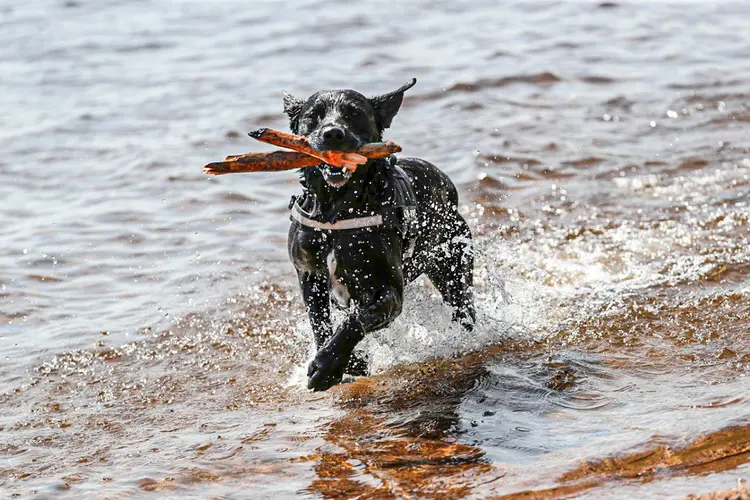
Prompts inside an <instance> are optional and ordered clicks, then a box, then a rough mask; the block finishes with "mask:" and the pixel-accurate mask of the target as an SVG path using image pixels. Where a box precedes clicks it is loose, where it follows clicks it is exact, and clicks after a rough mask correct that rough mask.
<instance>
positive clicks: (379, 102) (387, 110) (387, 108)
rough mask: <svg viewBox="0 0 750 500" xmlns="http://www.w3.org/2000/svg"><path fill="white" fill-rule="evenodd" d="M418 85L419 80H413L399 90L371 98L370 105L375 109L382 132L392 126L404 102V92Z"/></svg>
mask: <svg viewBox="0 0 750 500" xmlns="http://www.w3.org/2000/svg"><path fill="white" fill-rule="evenodd" d="M416 83H417V79H416V78H412V79H411V81H410V82H409V83H407V84H406V85H404V86H403V87H401V88H400V89H398V90H394V91H393V92H388V93H387V94H383V95H379V96H376V97H371V98H370V104H372V107H373V108H374V109H375V113H376V115H377V118H378V128H380V131H381V132H382V131H383V129H385V128H388V127H390V126H391V122H392V121H393V117H394V116H396V113H398V108H400V107H401V101H403V100H404V92H406V91H407V90H409V89H410V88H412V87H413V86H414V85H415V84H416Z"/></svg>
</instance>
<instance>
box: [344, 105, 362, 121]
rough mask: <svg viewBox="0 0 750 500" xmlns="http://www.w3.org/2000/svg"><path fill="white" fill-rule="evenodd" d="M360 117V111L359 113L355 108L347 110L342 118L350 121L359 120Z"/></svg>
mask: <svg viewBox="0 0 750 500" xmlns="http://www.w3.org/2000/svg"><path fill="white" fill-rule="evenodd" d="M361 117H362V111H360V110H359V109H357V108H349V109H347V110H346V111H344V118H346V119H347V120H350V119H352V118H361Z"/></svg>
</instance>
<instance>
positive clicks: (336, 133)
mask: <svg viewBox="0 0 750 500" xmlns="http://www.w3.org/2000/svg"><path fill="white" fill-rule="evenodd" d="M323 140H324V141H326V142H329V141H330V142H341V141H343V140H344V131H343V130H342V129H340V128H339V127H331V128H328V129H326V130H325V131H324V132H323Z"/></svg>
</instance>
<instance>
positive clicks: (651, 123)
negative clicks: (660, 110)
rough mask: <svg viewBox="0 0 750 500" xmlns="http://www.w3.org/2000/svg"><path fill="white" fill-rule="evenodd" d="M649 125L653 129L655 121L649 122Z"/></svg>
mask: <svg viewBox="0 0 750 500" xmlns="http://www.w3.org/2000/svg"><path fill="white" fill-rule="evenodd" d="M649 125H651V127H652V128H653V127H656V122H655V121H653V120H651V121H650V122H649Z"/></svg>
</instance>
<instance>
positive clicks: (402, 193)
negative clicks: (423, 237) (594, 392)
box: [289, 156, 418, 258]
mask: <svg viewBox="0 0 750 500" xmlns="http://www.w3.org/2000/svg"><path fill="white" fill-rule="evenodd" d="M386 162H387V166H386V168H385V169H384V170H385V174H386V176H387V180H388V184H390V185H391V186H393V198H392V199H389V200H388V201H387V202H386V204H384V206H383V207H382V208H381V209H380V210H379V211H378V212H377V213H374V214H372V215H370V216H366V217H351V218H341V219H337V220H336V221H335V222H324V221H321V220H318V219H315V218H314V216H313V215H312V214H310V213H308V212H306V211H305V210H304V209H303V208H302V207H301V206H300V202H299V199H298V197H297V196H292V199H291V201H290V203H289V208H290V209H291V214H290V219H291V220H295V221H297V222H299V223H300V224H302V225H303V226H306V227H312V228H315V229H319V230H322V231H346V230H356V229H363V228H370V227H378V226H384V227H395V228H397V229H398V230H399V232H400V233H401V237H402V239H403V241H404V248H405V250H404V257H406V258H410V257H411V256H412V255H413V254H414V245H415V243H416V239H417V230H418V227H417V223H418V222H417V216H418V210H417V208H418V205H417V197H416V196H415V195H414V188H413V187H412V185H411V180H410V179H409V177H408V176H407V175H406V172H404V170H403V169H402V168H401V167H399V166H398V165H396V157H395V156H390V157H388V158H387V159H386Z"/></svg>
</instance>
